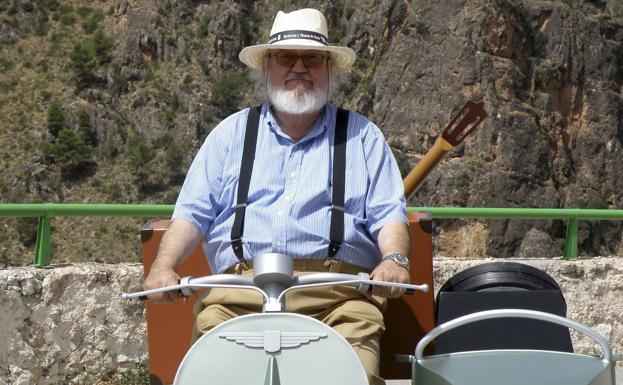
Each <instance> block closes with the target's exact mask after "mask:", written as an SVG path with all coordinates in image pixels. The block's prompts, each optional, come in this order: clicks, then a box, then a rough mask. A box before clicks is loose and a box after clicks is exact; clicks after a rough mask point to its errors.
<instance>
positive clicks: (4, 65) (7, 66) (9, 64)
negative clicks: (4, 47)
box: [0, 57, 15, 72]
mask: <svg viewBox="0 0 623 385" xmlns="http://www.w3.org/2000/svg"><path fill="white" fill-rule="evenodd" d="M13 68H15V63H14V62H13V61H12V60H10V59H6V58H3V57H0V72H6V71H10V70H12V69H13Z"/></svg>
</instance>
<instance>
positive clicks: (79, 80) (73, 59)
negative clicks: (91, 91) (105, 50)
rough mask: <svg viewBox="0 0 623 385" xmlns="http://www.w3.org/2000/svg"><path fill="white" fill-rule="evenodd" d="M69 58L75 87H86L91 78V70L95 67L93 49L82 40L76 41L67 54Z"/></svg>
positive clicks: (80, 88) (79, 88)
mask: <svg viewBox="0 0 623 385" xmlns="http://www.w3.org/2000/svg"><path fill="white" fill-rule="evenodd" d="M69 59H70V64H69V66H70V68H71V70H72V71H73V74H74V84H75V86H76V88H77V89H78V90H83V89H85V88H87V87H88V86H89V84H91V81H92V80H93V71H94V70H95V68H96V67H97V62H96V60H95V55H94V53H93V50H92V49H91V48H90V47H89V45H88V44H85V43H84V42H79V43H76V45H74V48H73V50H72V51H71V54H70V55H69Z"/></svg>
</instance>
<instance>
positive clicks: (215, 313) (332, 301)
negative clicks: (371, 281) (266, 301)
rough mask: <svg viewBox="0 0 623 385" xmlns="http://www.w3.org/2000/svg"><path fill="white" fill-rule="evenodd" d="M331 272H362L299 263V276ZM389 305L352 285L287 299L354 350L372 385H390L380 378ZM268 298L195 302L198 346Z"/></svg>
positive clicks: (211, 294) (214, 294) (245, 295)
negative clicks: (212, 332)
mask: <svg viewBox="0 0 623 385" xmlns="http://www.w3.org/2000/svg"><path fill="white" fill-rule="evenodd" d="M320 271H325V272H326V271H329V272H336V273H347V274H356V273H358V272H361V271H362V269H361V268H359V267H357V266H354V265H350V264H346V263H343V262H341V261H322V260H294V274H295V275H303V274H309V273H313V272H320ZM227 273H230V274H243V275H251V274H252V273H253V271H252V270H251V266H248V267H246V266H244V265H241V264H237V265H235V266H234V267H233V268H230V269H229V270H228V271H227ZM386 306H387V300H386V299H385V298H382V297H376V296H374V297H372V298H371V299H368V298H366V296H364V295H363V294H362V293H360V292H358V291H357V290H356V289H354V288H351V287H346V286H332V287H320V288H311V289H301V290H297V291H294V292H292V293H288V294H286V310H287V311H288V312H293V313H299V314H304V315H307V316H310V317H313V318H315V319H317V320H319V321H322V322H324V323H325V324H327V325H328V326H331V327H332V328H333V329H334V330H335V331H337V332H338V333H339V334H341V335H342V336H343V337H344V338H345V339H346V340H347V341H348V342H349V343H350V344H351V345H352V347H353V349H354V350H355V352H356V353H357V355H358V356H359V359H360V360H361V363H362V364H363V367H364V369H365V371H366V374H367V376H368V381H369V383H370V385H384V384H385V381H384V380H383V379H382V378H381V377H380V375H379V361H380V339H381V335H382V334H383V332H384V331H385V324H384V323H383V313H382V312H383V311H384V310H385V308H386ZM261 310H262V297H261V295H260V294H259V293H257V292H254V291H250V290H232V289H220V288H215V289H210V290H206V291H204V292H203V293H201V294H200V296H199V298H197V301H196V302H195V309H194V312H195V316H196V322H195V330H194V333H193V343H194V342H195V341H196V340H197V339H198V338H199V337H200V336H201V335H202V334H203V333H206V332H207V331H209V330H210V329H212V328H213V327H215V326H216V325H218V324H220V323H222V322H225V321H227V320H229V319H232V318H234V317H238V316H241V315H246V314H251V313H259V312H261Z"/></svg>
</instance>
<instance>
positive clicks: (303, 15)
mask: <svg viewBox="0 0 623 385" xmlns="http://www.w3.org/2000/svg"><path fill="white" fill-rule="evenodd" d="M239 57H240V60H241V61H242V62H243V63H245V64H246V65H247V66H249V67H250V68H251V69H253V70H255V71H258V72H259V73H261V74H262V77H263V78H264V79H265V90H266V95H267V101H266V102H265V103H264V104H263V106H262V107H261V110H260V111H259V117H258V121H259V123H258V124H257V139H256V144H255V146H254V147H253V146H251V147H253V148H255V149H256V151H255V156H254V157H251V159H252V161H251V163H250V164H249V163H246V164H242V162H243V161H242V159H243V152H244V151H243V148H244V143H245V137H246V136H247V135H250V134H249V132H247V121H248V120H250V119H251V118H249V119H247V118H248V117H249V116H250V114H251V112H250V111H252V110H251V109H245V110H243V111H240V112H238V113H235V114H233V115H232V116H230V117H228V118H227V119H225V120H224V121H223V122H221V123H220V124H219V125H218V126H217V127H216V128H215V129H214V130H213V131H212V132H211V133H210V135H209V136H208V138H207V139H206V141H205V143H204V144H203V146H202V147H201V149H200V150H199V152H198V154H197V156H196V158H195V159H194V161H193V163H192V165H191V167H190V169H189V171H188V175H187V177H186V180H185V182H184V186H183V188H182V190H181V192H180V196H179V198H178V200H177V203H176V207H175V212H174V214H173V221H172V223H171V225H170V227H169V229H168V230H167V232H166V233H165V235H164V237H163V239H162V242H161V245H160V248H159V250H158V256H157V259H156V261H155V262H154V264H153V266H152V268H151V271H150V273H149V276H148V277H147V279H146V280H145V288H146V289H153V288H158V287H162V286H167V285H173V284H176V283H177V281H178V279H179V276H178V275H177V273H176V272H175V270H174V269H175V267H176V266H178V265H179V264H180V263H181V262H182V261H183V260H184V258H185V257H186V256H187V255H189V253H190V252H191V251H192V250H193V248H194V247H195V246H196V245H197V244H198V242H200V241H201V239H202V238H205V241H204V250H205V254H206V256H207V258H208V262H209V264H210V268H211V269H212V271H213V272H215V273H224V272H228V273H238V274H251V265H252V261H253V258H254V257H255V256H259V255H262V254H265V253H269V252H276V253H282V254H287V255H290V256H292V257H293V258H294V267H295V274H305V273H308V272H310V271H312V272H313V271H336V272H345V273H356V272H361V271H367V272H371V273H370V276H371V278H372V279H375V280H384V281H392V282H401V283H405V282H408V281H409V273H408V264H407V263H408V261H406V258H405V257H404V256H405V255H408V251H409V250H408V248H409V234H408V230H407V218H406V207H405V200H404V196H403V185H402V180H401V178H400V174H399V171H398V168H397V165H396V162H395V160H394V158H393V156H392V154H391V151H390V149H389V146H388V145H387V142H386V141H385V139H384V138H383V135H382V133H381V132H380V130H379V129H378V128H377V127H376V126H375V125H374V124H372V123H371V122H369V121H368V120H367V119H365V118H364V117H362V116H360V115H358V114H356V113H353V112H350V113H349V114H348V115H346V116H347V117H348V118H347V119H348V120H347V122H348V123H347V125H346V124H345V123H344V126H345V127H344V129H346V155H345V157H346V160H345V166H344V165H342V166H341V167H342V169H344V167H345V170H346V176H345V178H346V179H345V185H344V193H343V202H345V203H344V204H343V206H344V208H343V220H342V221H341V222H343V223H341V222H340V221H338V222H336V223H337V225H336V228H338V230H341V231H337V234H342V235H341V237H338V238H339V239H337V241H336V240H335V239H334V234H333V232H334V229H330V227H333V226H330V223H332V222H333V221H334V219H333V218H334V217H338V218H342V217H341V215H342V214H341V213H339V211H340V209H341V208H340V207H337V208H336V206H339V205H335V201H334V199H335V196H336V194H339V192H337V193H336V192H335V191H333V190H334V186H337V185H338V182H339V181H337V180H334V179H335V176H334V174H333V171H334V170H333V165H334V163H335V161H336V160H335V156H336V155H335V152H334V139H335V136H336V131H337V128H336V125H338V124H336V115H337V109H336V107H335V106H334V105H332V104H330V103H329V102H328V99H329V95H330V88H331V82H332V81H333V78H334V76H335V74H338V73H340V72H343V71H346V70H348V69H349V68H350V67H351V65H352V64H353V62H354V61H355V52H354V51H353V50H351V49H350V48H347V47H337V46H330V45H328V43H327V26H326V20H325V18H324V16H323V15H322V14H321V13H320V12H319V11H317V10H314V9H301V10H298V11H294V12H291V13H283V12H279V13H278V14H277V16H276V18H275V21H274V24H273V28H272V30H271V38H270V42H269V43H268V44H263V45H256V46H251V47H246V48H245V49H243V50H242V51H241V52H240V55H239ZM340 124H341V123H340ZM340 127H341V126H340ZM338 167H339V166H337V165H336V169H337V168H338ZM249 170H250V171H249ZM248 172H251V176H250V180H249V182H248V192H247V194H246V195H245V194H244V192H245V191H244V190H247V188H245V187H241V186H243V185H244V184H243V183H242V180H243V179H244V178H243V174H245V173H248ZM246 177H249V176H248V175H247V176H246ZM342 178H344V177H342ZM241 189H242V191H243V194H242V198H241V196H240V191H239V190H241ZM245 203H246V206H245ZM241 209H242V212H240V210H241ZM237 211H238V213H237ZM241 223H244V224H246V226H244V228H243V227H242V224H241ZM235 233H237V235H235ZM401 294H402V290H400V289H396V288H382V287H374V288H373V289H372V291H371V293H369V294H368V295H362V294H361V293H358V292H357V291H356V290H354V289H352V288H334V289H330V290H328V289H326V288H322V289H308V290H301V291H296V292H293V293H290V294H289V297H287V310H288V311H294V312H300V313H303V314H307V315H309V316H312V317H315V318H317V319H319V320H321V321H323V322H325V323H327V324H328V325H330V326H332V327H334V328H335V330H337V331H338V332H339V333H340V334H342V335H343V336H344V337H345V338H346V339H347V340H348V341H349V342H350V343H351V345H352V346H353V348H354V349H355V351H356V352H357V354H358V356H359V357H360V359H361V361H362V363H363V365H364V368H365V370H366V372H367V374H368V378H369V380H370V383H372V384H383V383H384V382H383V380H382V379H381V378H380V377H379V368H378V366H379V340H380V336H381V334H382V332H383V331H384V325H383V318H382V311H383V310H384V308H385V305H386V300H385V298H387V297H390V298H391V297H397V296H399V295H401ZM150 299H151V300H153V301H160V302H166V301H173V300H175V299H177V294H174V293H163V294H158V295H152V296H150ZM197 303H198V308H197V309H196V312H197V314H198V315H197V322H196V325H195V326H196V330H197V331H198V332H199V333H204V332H206V331H207V330H209V329H211V328H212V327H214V326H216V325H217V324H219V323H221V322H223V321H226V320H227V319H230V318H233V317H236V316H239V315H243V314H248V313H251V312H257V311H260V309H261V304H262V303H261V298H259V297H257V296H255V295H252V294H248V293H243V292H242V291H233V290H227V289H213V290H210V291H209V292H207V293H205V296H204V297H203V298H202V299H201V300H199V301H197Z"/></svg>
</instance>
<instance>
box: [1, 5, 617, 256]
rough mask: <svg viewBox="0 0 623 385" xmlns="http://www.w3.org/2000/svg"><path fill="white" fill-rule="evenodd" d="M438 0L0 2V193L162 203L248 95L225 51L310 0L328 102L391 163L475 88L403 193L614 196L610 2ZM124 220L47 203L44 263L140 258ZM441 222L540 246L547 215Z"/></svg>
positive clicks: (474, 202)
mask: <svg viewBox="0 0 623 385" xmlns="http://www.w3.org/2000/svg"><path fill="white" fill-rule="evenodd" d="M450 3H452V4H450ZM450 3H443V4H437V3H434V4H433V3H430V2H428V1H424V0H422V1H419V0H417V1H416V0H414V1H401V0H385V1H381V2H378V1H348V0H341V1H305V2H297V3H296V4H295V5H293V4H292V2H286V1H279V2H272V1H257V2H256V1H248V0H238V1H228V2H197V1H190V0H181V1H180V0H178V1H171V0H166V1H159V2H154V1H148V0H133V1H130V0H98V1H79V0H65V1H59V0H0V114H2V120H0V202H1V203H31V202H64V203H88V202H91V203H174V201H175V197H176V195H177V192H178V191H179V188H180V185H181V183H182V181H183V175H184V173H185V171H186V169H187V167H188V166H189V164H190V161H191V159H192V157H193V155H194V153H195V152H196V150H197V149H198V147H199V146H200V145H201V143H202V141H203V140H204V138H205V137H206V135H207V134H208V133H209V132H210V130H211V129H212V127H213V126H214V125H215V124H216V123H217V122H218V121H219V120H220V119H222V118H223V117H224V116H227V115H228V114H230V113H231V112H233V111H236V110H237V109H239V108H241V107H244V106H247V105H251V104H256V103H258V102H259V101H261V100H262V89H261V87H256V84H255V83H254V81H253V80H252V79H251V77H250V76H249V73H248V71H247V70H246V69H245V68H244V67H243V65H242V64H241V63H239V61H238V60H237V54H238V52H239V51H240V49H241V48H242V47H244V46H246V45H248V44H255V43H257V42H264V41H266V40H267V37H268V31H269V29H270V25H271V23H272V18H273V16H274V14H275V13H276V11H277V10H278V9H284V10H292V9H295V7H302V6H313V7H317V8H319V9H321V10H323V11H324V12H325V14H326V15H327V17H328V20H329V24H330V31H331V36H330V40H331V41H332V42H337V43H342V44H347V45H349V46H351V47H352V48H353V49H355V50H356V52H357V54H358V60H357V62H356V63H355V66H354V68H353V70H352V71H351V72H350V73H348V74H347V75H345V76H344V77H343V79H342V83H341V84H340V85H339V86H338V88H337V91H336V95H335V97H334V99H335V101H336V102H337V103H338V104H341V105H344V106H346V107H348V108H351V109H354V110H357V111H359V112H360V113H362V114H364V115H367V116H368V117H370V118H371V119H372V120H373V121H374V122H376V123H377V124H378V125H379V126H380V127H381V129H382V130H383V132H384V133H385V135H386V136H387V138H388V140H389V142H390V144H391V146H392V148H393V150H394V153H395V155H396V157H397V159H398V160H399V163H400V166H401V169H402V171H403V172H406V171H407V170H409V169H410V168H411V167H413V166H414V165H415V163H416V162H417V161H418V159H419V158H420V157H421V156H422V155H423V154H424V153H425V152H426V150H427V149H428V148H429V147H430V146H431V145H432V143H434V141H435V139H436V137H437V136H438V135H439V131H440V128H441V127H443V126H445V124H446V123H447V121H448V119H449V118H450V117H451V116H452V115H453V113H454V112H456V109H457V108H458V107H459V106H460V105H462V103H463V101H464V100H466V99H467V98H482V99H483V100H484V101H485V102H486V104H487V109H488V112H489V115H490V118H489V119H488V120H487V121H486V122H485V123H484V124H483V126H482V127H481V128H480V130H479V131H478V132H477V133H476V134H475V135H474V136H473V137H472V138H469V139H468V140H467V143H466V144H464V145H462V146H461V147H460V148H458V149H457V150H456V151H455V152H453V154H452V157H451V158H449V159H447V160H446V161H445V162H444V163H442V164H441V165H440V167H439V168H438V169H437V170H435V171H434V172H433V174H432V175H431V177H430V179H429V180H428V181H427V182H426V184H425V185H424V186H423V187H422V189H421V190H420V191H419V192H418V194H417V195H416V197H415V198H414V199H413V201H412V202H411V204H413V205H418V206H427V205H431V206H442V205H444V206H449V205H456V206H486V207H579V208H622V207H623V193H621V191H623V167H621V161H620V159H621V157H622V154H621V152H622V151H623V147H622V145H623V144H622V142H623V123H622V122H623V17H622V16H623V4H622V1H621V0H609V1H600V2H594V1H530V0H523V1H520V0H463V1H456V2H450ZM143 220H144V219H140V218H137V219H132V218H56V219H55V220H54V229H53V255H54V256H53V258H54V261H55V262H65V261H78V260H97V261H110V262H115V261H120V260H140V250H139V247H140V241H139V238H138V228H139V227H140V225H141V223H142V221H143ZM0 223H2V226H3V230H4V231H2V232H0V265H2V264H4V265H6V264H27V263H29V262H30V258H31V256H32V255H33V247H34V236H33V234H34V232H35V226H34V224H35V223H36V221H35V222H33V220H32V219H14V218H13V219H0ZM441 232H442V234H441V235H442V237H441V238H442V239H454V241H452V242H446V241H442V242H440V243H439V244H438V252H439V253H442V254H447V255H448V254H449V255H460V256H470V255H489V256H511V255H518V254H520V253H521V250H525V249H526V248H532V249H535V248H536V249H538V250H543V254H544V255H543V256H555V255H560V254H561V244H562V240H563V238H564V223H562V222H560V221H491V222H471V221H470V222H462V221H457V222H452V223H449V224H448V225H447V226H445V227H444V228H443V229H442V230H441ZM462 234H469V236H464V235H462ZM580 245H581V251H582V252H584V253H589V254H614V253H618V254H620V253H621V252H622V249H623V245H622V242H621V227H620V225H619V224H618V223H607V222H595V223H591V222H586V223H581V239H580Z"/></svg>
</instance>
